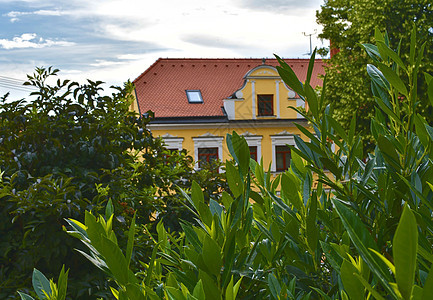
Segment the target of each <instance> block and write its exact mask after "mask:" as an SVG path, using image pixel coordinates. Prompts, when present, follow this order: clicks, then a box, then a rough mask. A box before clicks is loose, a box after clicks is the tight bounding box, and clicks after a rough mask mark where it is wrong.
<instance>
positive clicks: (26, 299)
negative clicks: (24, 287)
mask: <svg viewBox="0 0 433 300" xmlns="http://www.w3.org/2000/svg"><path fill="white" fill-rule="evenodd" d="M18 294H19V295H20V297H21V300H35V299H34V298H33V297H32V296H29V295H27V294H25V293H21V292H20V291H18ZM41 299H42V298H41Z"/></svg>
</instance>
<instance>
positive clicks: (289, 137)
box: [271, 132, 295, 172]
mask: <svg viewBox="0 0 433 300" xmlns="http://www.w3.org/2000/svg"><path fill="white" fill-rule="evenodd" d="M271 141H272V164H271V172H276V171H277V155H276V151H275V147H276V146H286V145H292V146H295V137H294V135H293V134H286V133H285V132H283V134H278V135H271Z"/></svg>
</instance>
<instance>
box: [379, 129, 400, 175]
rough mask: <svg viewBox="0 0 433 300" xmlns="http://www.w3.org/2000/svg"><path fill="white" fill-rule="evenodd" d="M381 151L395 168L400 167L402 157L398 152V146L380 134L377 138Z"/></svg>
mask: <svg viewBox="0 0 433 300" xmlns="http://www.w3.org/2000/svg"><path fill="white" fill-rule="evenodd" d="M377 144H378V146H379V149H380V151H381V152H382V154H383V157H384V158H385V161H386V162H387V163H388V164H390V165H391V166H392V167H393V168H394V169H395V170H399V169H400V159H399V156H398V154H397V151H396V150H395V149H396V146H395V145H393V143H392V142H391V141H390V140H389V139H387V138H386V137H385V136H383V135H379V138H378V140H377Z"/></svg>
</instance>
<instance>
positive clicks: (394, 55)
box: [377, 41, 406, 70]
mask: <svg viewBox="0 0 433 300" xmlns="http://www.w3.org/2000/svg"><path fill="white" fill-rule="evenodd" d="M377 48H378V49H380V51H381V53H385V54H386V55H388V56H389V57H390V58H391V59H392V60H393V61H394V62H395V63H396V64H397V65H398V66H399V67H400V68H402V69H403V70H406V66H405V65H404V63H403V61H402V60H401V58H400V57H399V56H398V54H397V53H395V52H394V51H393V50H392V49H391V48H389V47H388V46H387V45H386V44H385V43H384V42H380V41H379V42H377Z"/></svg>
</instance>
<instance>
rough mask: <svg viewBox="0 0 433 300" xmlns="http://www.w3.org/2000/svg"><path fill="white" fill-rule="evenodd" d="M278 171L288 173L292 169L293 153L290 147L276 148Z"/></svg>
mask: <svg viewBox="0 0 433 300" xmlns="http://www.w3.org/2000/svg"><path fill="white" fill-rule="evenodd" d="M275 156H276V170H277V172H282V171H286V170H287V169H288V168H289V167H290V159H291V151H290V147H288V146H275Z"/></svg>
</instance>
